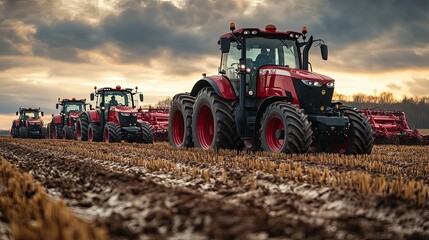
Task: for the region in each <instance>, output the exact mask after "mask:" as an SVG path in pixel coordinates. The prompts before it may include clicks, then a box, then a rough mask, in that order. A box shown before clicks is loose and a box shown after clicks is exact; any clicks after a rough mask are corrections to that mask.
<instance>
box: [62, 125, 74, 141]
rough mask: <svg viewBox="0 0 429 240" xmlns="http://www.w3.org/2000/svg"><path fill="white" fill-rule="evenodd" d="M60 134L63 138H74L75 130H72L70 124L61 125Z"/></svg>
mask: <svg viewBox="0 0 429 240" xmlns="http://www.w3.org/2000/svg"><path fill="white" fill-rule="evenodd" d="M62 136H63V139H74V138H75V132H74V131H73V128H72V127H71V126H68V125H65V126H64V127H63V133H62Z"/></svg>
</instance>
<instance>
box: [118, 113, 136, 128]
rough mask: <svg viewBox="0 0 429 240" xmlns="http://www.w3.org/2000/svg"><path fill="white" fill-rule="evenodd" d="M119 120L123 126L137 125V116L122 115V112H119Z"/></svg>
mask: <svg viewBox="0 0 429 240" xmlns="http://www.w3.org/2000/svg"><path fill="white" fill-rule="evenodd" d="M119 121H120V122H121V126H122V127H130V126H136V125H137V116H133V115H130V116H122V114H119Z"/></svg>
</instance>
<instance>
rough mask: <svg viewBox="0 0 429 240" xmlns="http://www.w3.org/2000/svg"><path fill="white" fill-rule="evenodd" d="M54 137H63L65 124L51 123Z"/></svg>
mask: <svg viewBox="0 0 429 240" xmlns="http://www.w3.org/2000/svg"><path fill="white" fill-rule="evenodd" d="M51 129H52V138H53V139H61V138H62V135H63V125H54V124H53V123H51Z"/></svg>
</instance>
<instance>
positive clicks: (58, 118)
mask: <svg viewBox="0 0 429 240" xmlns="http://www.w3.org/2000/svg"><path fill="white" fill-rule="evenodd" d="M52 122H53V123H54V124H55V125H58V124H63V116H61V115H54V116H53V117H52Z"/></svg>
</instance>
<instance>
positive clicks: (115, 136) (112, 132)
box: [103, 122, 122, 143]
mask: <svg viewBox="0 0 429 240" xmlns="http://www.w3.org/2000/svg"><path fill="white" fill-rule="evenodd" d="M121 140H122V130H121V127H119V126H118V125H117V124H116V123H112V122H108V123H106V126H105V127H104V131H103V141H105V142H108V143H113V142H120V141H121Z"/></svg>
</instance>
